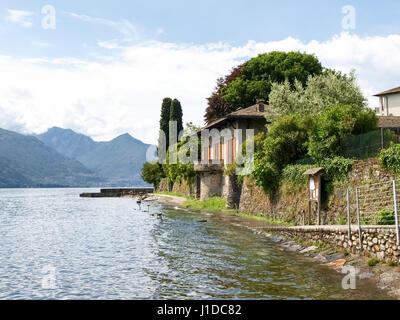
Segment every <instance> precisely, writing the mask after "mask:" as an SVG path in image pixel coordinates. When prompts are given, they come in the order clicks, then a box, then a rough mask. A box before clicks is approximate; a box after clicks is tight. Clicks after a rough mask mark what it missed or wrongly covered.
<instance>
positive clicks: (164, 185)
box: [156, 179, 171, 192]
mask: <svg viewBox="0 0 400 320" xmlns="http://www.w3.org/2000/svg"><path fill="white" fill-rule="evenodd" d="M169 191H171V190H170V185H169V183H168V180H167V179H161V181H160V183H159V185H158V188H157V190H156V192H169Z"/></svg>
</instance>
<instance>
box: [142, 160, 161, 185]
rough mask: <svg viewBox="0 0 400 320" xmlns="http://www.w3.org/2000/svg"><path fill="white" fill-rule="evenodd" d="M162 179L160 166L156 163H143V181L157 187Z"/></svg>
mask: <svg viewBox="0 0 400 320" xmlns="http://www.w3.org/2000/svg"><path fill="white" fill-rule="evenodd" d="M162 178H165V175H164V172H163V170H162V168H161V165H160V164H159V163H158V162H156V161H155V162H145V163H144V165H143V168H142V179H143V181H145V182H147V183H150V184H152V185H154V187H155V188H157V187H158V185H159V183H160V181H161V179H162Z"/></svg>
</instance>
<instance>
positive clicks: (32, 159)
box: [0, 127, 150, 188]
mask: <svg viewBox="0 0 400 320" xmlns="http://www.w3.org/2000/svg"><path fill="white" fill-rule="evenodd" d="M149 146H150V145H147V144H145V143H143V142H141V141H139V140H137V139H135V138H133V137H132V136H130V135H129V134H124V135H121V136H119V137H117V138H115V139H113V140H111V141H108V142H96V141H94V140H93V139H91V138H90V137H88V136H86V135H83V134H80V133H76V132H74V131H73V130H70V129H62V128H57V127H54V128H51V129H49V130H48V131H47V132H45V133H43V134H40V135H34V136H33V135H32V136H29V135H23V134H19V133H16V132H12V131H8V130H4V129H0V188H4V187H86V186H91V187H100V186H106V187H117V186H118V187H128V186H142V185H146V184H145V183H144V182H143V181H142V179H141V177H140V170H141V167H142V165H143V163H144V162H145V158H146V151H147V149H148V147H149Z"/></svg>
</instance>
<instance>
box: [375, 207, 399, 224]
mask: <svg viewBox="0 0 400 320" xmlns="http://www.w3.org/2000/svg"><path fill="white" fill-rule="evenodd" d="M376 224H377V225H379V226H386V225H393V224H395V217H394V212H393V211H392V210H388V209H382V210H381V211H379V213H378V215H377V218H376Z"/></svg>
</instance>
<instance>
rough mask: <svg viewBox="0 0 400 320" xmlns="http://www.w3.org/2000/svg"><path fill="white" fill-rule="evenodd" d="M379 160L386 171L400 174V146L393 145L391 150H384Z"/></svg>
mask: <svg viewBox="0 0 400 320" xmlns="http://www.w3.org/2000/svg"><path fill="white" fill-rule="evenodd" d="M378 160H379V162H380V164H381V165H382V167H384V168H385V169H388V170H390V171H391V172H392V173H394V174H396V175H398V174H400V144H391V146H390V147H389V148H387V149H384V150H382V151H381V152H380V154H379V157H378Z"/></svg>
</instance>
